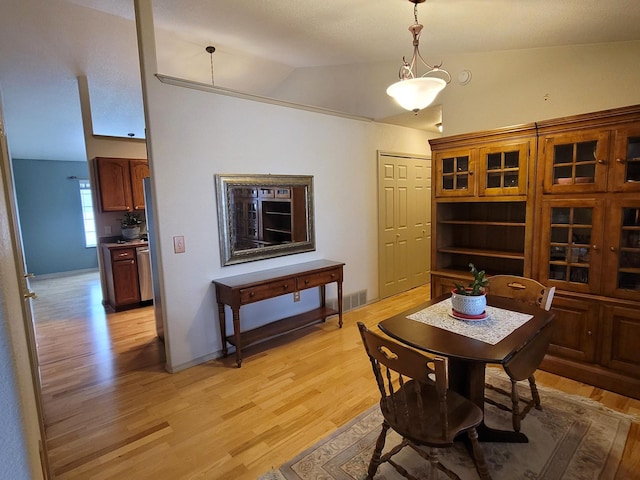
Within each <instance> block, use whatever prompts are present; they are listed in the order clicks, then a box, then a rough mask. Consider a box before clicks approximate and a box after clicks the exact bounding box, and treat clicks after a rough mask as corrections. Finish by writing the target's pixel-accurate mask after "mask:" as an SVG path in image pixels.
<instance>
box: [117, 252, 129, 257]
mask: <svg viewBox="0 0 640 480" xmlns="http://www.w3.org/2000/svg"><path fill="white" fill-rule="evenodd" d="M128 255H129V254H128V253H119V254H118V256H119V257H126V256H128Z"/></svg>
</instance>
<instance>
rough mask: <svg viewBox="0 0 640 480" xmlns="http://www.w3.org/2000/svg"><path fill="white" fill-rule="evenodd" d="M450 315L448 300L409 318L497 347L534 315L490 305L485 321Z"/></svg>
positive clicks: (449, 302)
mask: <svg viewBox="0 0 640 480" xmlns="http://www.w3.org/2000/svg"><path fill="white" fill-rule="evenodd" d="M450 314H451V299H450V298H447V299H446V300H443V301H441V302H438V303H436V304H435V305H431V306H430V307H427V308H425V309H424V310H420V311H419V312H416V313H413V314H411V315H409V316H408V317H407V318H409V319H411V320H415V321H417V322H422V323H425V324H427V325H431V326H432V327H438V328H442V329H444V330H448V331H450V332H453V333H457V334H459V335H464V336H465V337H469V338H473V339H475V340H480V341H481V342H485V343H488V344H490V345H495V344H496V343H498V342H499V341H500V340H502V339H503V338H505V337H506V336H508V335H509V334H510V333H511V332H513V331H514V330H515V329H517V328H519V327H521V326H522V325H524V324H525V323H526V322H527V321H529V320H530V319H532V318H533V315H529V314H528V313H520V312H513V311H511V310H505V309H503V308H497V307H491V306H488V305H487V314H488V317H487V318H486V319H484V320H458V319H457V318H453V317H452V316H451V315H450Z"/></svg>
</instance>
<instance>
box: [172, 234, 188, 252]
mask: <svg viewBox="0 0 640 480" xmlns="http://www.w3.org/2000/svg"><path fill="white" fill-rule="evenodd" d="M173 251H174V252H175V253H184V252H185V248H184V237H183V236H179V237H173Z"/></svg>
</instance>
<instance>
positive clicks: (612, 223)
mask: <svg viewBox="0 0 640 480" xmlns="http://www.w3.org/2000/svg"><path fill="white" fill-rule="evenodd" d="M606 231H607V236H608V241H607V245H606V248H605V255H606V269H607V272H610V274H607V275H606V278H603V291H604V293H605V294H607V295H610V296H615V297H619V298H628V299H632V300H637V299H638V298H640V199H636V200H612V201H610V203H609V204H608V207H607V230H606Z"/></svg>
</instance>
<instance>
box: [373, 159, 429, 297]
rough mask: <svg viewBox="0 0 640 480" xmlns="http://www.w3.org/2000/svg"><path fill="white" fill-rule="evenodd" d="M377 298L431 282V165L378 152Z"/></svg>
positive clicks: (426, 162)
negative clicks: (378, 291)
mask: <svg viewBox="0 0 640 480" xmlns="http://www.w3.org/2000/svg"><path fill="white" fill-rule="evenodd" d="M378 262H379V290H380V295H379V296H380V298H384V297H388V296H390V295H394V294H396V293H400V292H404V291H406V290H409V289H411V288H414V287H417V286H419V285H424V284H425V283H428V282H429V281H430V278H429V273H430V270H431V162H430V160H429V158H427V157H420V156H415V155H402V154H391V153H378Z"/></svg>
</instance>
